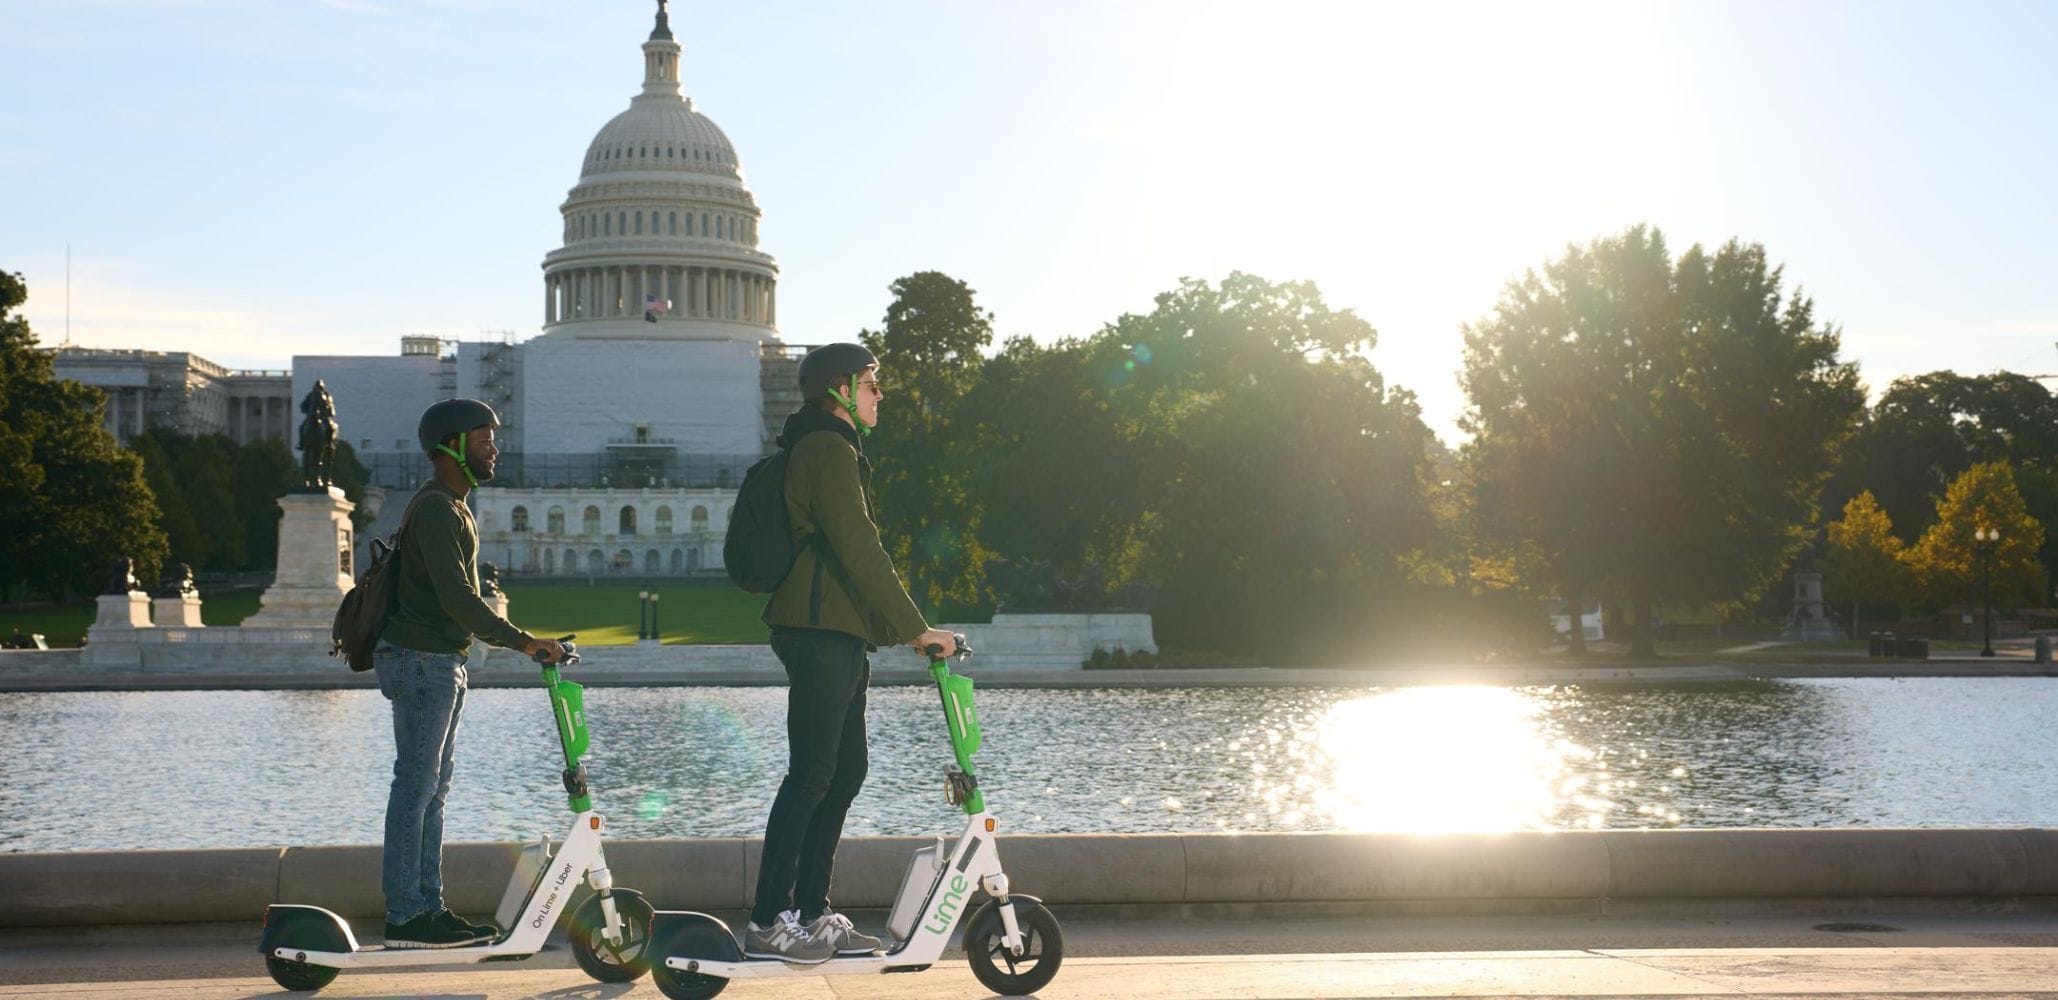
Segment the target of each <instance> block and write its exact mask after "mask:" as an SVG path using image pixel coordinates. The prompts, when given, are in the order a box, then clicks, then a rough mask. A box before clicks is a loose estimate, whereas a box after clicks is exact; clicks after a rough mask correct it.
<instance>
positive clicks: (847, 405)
mask: <svg viewBox="0 0 2058 1000" xmlns="http://www.w3.org/2000/svg"><path fill="white" fill-rule="evenodd" d="M829 395H830V396H831V397H832V398H834V399H835V400H836V401H837V402H839V403H842V404H843V408H844V409H846V410H849V411H850V422H851V423H853V424H856V425H857V430H858V433H859V434H870V433H872V425H871V424H868V423H865V421H864V418H862V417H860V416H858V411H857V404H856V403H854V402H851V399H850V395H849V394H848V393H845V392H844V391H843V390H841V389H838V388H836V387H835V386H833V385H832V386H830V387H829Z"/></svg>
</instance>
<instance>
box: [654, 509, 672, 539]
mask: <svg viewBox="0 0 2058 1000" xmlns="http://www.w3.org/2000/svg"><path fill="white" fill-rule="evenodd" d="M657 533H658V534H660V535H669V534H671V533H672V508H670V507H659V508H658V509H657Z"/></svg>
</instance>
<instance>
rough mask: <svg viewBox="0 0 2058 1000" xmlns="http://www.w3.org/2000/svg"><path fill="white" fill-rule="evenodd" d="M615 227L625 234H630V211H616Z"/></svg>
mask: <svg viewBox="0 0 2058 1000" xmlns="http://www.w3.org/2000/svg"><path fill="white" fill-rule="evenodd" d="M615 228H616V229H619V230H621V231H622V235H623V236H627V235H629V213H627V212H616V213H615Z"/></svg>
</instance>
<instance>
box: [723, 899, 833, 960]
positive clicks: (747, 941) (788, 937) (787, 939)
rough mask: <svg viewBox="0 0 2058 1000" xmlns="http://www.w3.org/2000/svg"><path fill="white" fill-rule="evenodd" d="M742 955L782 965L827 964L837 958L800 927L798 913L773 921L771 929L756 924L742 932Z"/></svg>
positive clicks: (788, 913) (829, 949)
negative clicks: (780, 962)
mask: <svg viewBox="0 0 2058 1000" xmlns="http://www.w3.org/2000/svg"><path fill="white" fill-rule="evenodd" d="M743 953H744V954H745V955H748V956H750V957H751V958H776V959H778V960H779V961H782V962H799V963H801V964H802V965H813V964H815V963H817V962H826V961H828V960H829V959H831V958H834V957H835V956H836V946H835V945H833V944H830V943H829V942H828V941H826V940H824V939H822V938H818V937H815V936H814V935H812V934H809V933H808V932H807V928H805V927H802V926H800V911H799V910H787V911H786V912H784V913H781V914H779V917H778V919H776V920H773V921H772V926H770V927H759V926H758V925H757V922H756V921H751V922H750V925H749V926H748V927H747V928H746V929H745V930H744V932H743Z"/></svg>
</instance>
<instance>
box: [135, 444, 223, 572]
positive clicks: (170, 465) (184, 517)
mask: <svg viewBox="0 0 2058 1000" xmlns="http://www.w3.org/2000/svg"><path fill="white" fill-rule="evenodd" d="M184 447H185V441H184V438H183V436H182V435H180V434H178V433H177V432H174V431H166V430H161V429H155V428H153V429H149V430H145V431H143V432H142V433H141V434H138V435H136V436H135V437H133V438H131V439H129V448H130V449H131V450H133V451H134V452H135V453H136V457H137V458H139V459H141V460H142V462H143V480H144V482H146V483H148V484H149V485H150V495H151V496H152V497H153V498H155V499H156V501H157V526H158V527H159V528H161V529H163V531H164V536H165V542H166V545H167V558H168V559H170V560H173V561H177V562H182V563H186V564H187V565H189V566H196V567H200V566H205V565H206V554H207V550H208V540H207V537H206V535H205V534H203V533H202V532H201V530H200V523H199V522H198V521H196V520H195V519H194V517H193V512H192V509H191V508H190V507H189V506H188V505H187V503H186V495H185V493H184V491H182V490H180V489H179V474H178V462H177V460H176V459H175V458H174V457H173V456H174V455H175V454H176V453H179V452H181V451H182V450H183V449H184Z"/></svg>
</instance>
